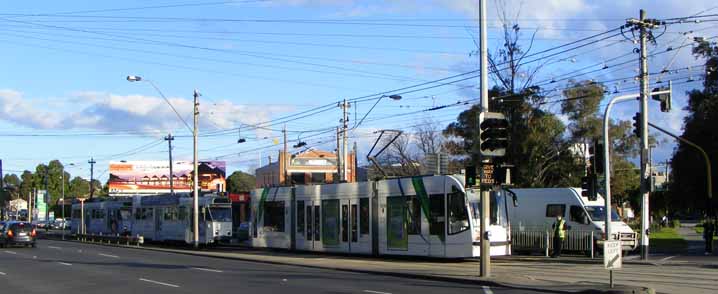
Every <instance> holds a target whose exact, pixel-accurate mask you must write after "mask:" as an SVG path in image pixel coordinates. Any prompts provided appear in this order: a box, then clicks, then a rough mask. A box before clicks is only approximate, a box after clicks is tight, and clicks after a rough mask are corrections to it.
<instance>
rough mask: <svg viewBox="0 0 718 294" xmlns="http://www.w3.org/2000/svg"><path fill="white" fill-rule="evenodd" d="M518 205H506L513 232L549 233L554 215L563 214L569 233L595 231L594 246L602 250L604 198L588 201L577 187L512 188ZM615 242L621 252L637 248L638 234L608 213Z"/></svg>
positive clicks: (617, 217) (614, 215)
mask: <svg viewBox="0 0 718 294" xmlns="http://www.w3.org/2000/svg"><path fill="white" fill-rule="evenodd" d="M511 191H513V192H514V193H516V199H517V201H518V206H511V205H509V216H510V220H511V230H512V231H515V232H516V231H519V232H520V231H531V230H539V231H546V230H552V225H553V224H554V222H555V221H556V216H557V215H562V216H563V217H564V219H565V220H566V225H567V226H568V227H569V228H570V229H569V234H570V233H571V231H583V232H590V231H593V232H595V234H594V239H595V241H596V245H597V246H598V247H601V245H602V243H603V242H602V241H601V240H603V239H604V234H605V230H604V223H605V219H606V214H605V213H606V212H605V203H604V198H603V197H602V196H601V195H599V196H598V199H596V200H594V201H590V200H589V199H588V198H587V197H583V196H581V189H579V188H537V189H511ZM611 230H612V234H613V235H614V240H616V239H620V240H621V244H622V247H623V250H624V251H632V250H634V249H636V248H637V246H638V241H637V234H636V233H635V232H634V231H633V229H631V227H629V226H628V225H627V224H626V223H624V222H622V221H621V219H620V218H619V216H618V214H617V213H616V212H615V211H614V210H611Z"/></svg>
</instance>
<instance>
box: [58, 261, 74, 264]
mask: <svg viewBox="0 0 718 294" xmlns="http://www.w3.org/2000/svg"><path fill="white" fill-rule="evenodd" d="M57 263H59V264H62V265H72V263H67V262H61V261H58V262H57Z"/></svg>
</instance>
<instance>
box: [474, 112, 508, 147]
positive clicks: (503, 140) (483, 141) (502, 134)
mask: <svg viewBox="0 0 718 294" xmlns="http://www.w3.org/2000/svg"><path fill="white" fill-rule="evenodd" d="M508 127H509V121H508V120H506V117H505V116H504V115H503V114H502V113H498V112H481V113H480V114H479V152H480V153H481V155H483V156H504V155H506V148H507V147H508V145H509V131H508Z"/></svg>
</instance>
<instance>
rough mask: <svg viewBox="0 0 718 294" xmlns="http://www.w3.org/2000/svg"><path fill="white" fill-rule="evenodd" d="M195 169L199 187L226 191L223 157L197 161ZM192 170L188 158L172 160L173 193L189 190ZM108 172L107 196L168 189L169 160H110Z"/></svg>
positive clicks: (150, 192) (160, 191)
mask: <svg viewBox="0 0 718 294" xmlns="http://www.w3.org/2000/svg"><path fill="white" fill-rule="evenodd" d="M198 169H199V172H198V175H199V186H200V190H201V191H214V192H224V191H225V187H226V181H225V174H226V165H225V162H224V161H200V162H199V168H198ZM192 171H193V166H192V162H191V161H175V162H173V164H172V175H171V176H172V187H173V188H174V191H175V193H189V192H191V191H192V179H193V175H192ZM109 172H110V179H109V183H108V184H109V187H108V188H109V191H110V196H123V195H137V194H161V193H169V192H170V174H169V173H170V168H169V162H168V161H111V162H110V168H109Z"/></svg>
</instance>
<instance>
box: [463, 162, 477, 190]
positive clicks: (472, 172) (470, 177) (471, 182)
mask: <svg viewBox="0 0 718 294" xmlns="http://www.w3.org/2000/svg"><path fill="white" fill-rule="evenodd" d="M464 177H465V178H464V187H465V188H471V187H476V183H477V182H476V179H477V176H476V166H475V165H469V166H466V170H465V171H464Z"/></svg>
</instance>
